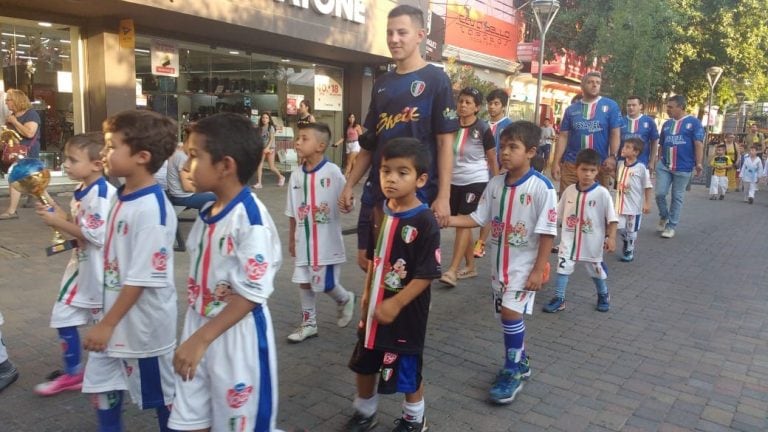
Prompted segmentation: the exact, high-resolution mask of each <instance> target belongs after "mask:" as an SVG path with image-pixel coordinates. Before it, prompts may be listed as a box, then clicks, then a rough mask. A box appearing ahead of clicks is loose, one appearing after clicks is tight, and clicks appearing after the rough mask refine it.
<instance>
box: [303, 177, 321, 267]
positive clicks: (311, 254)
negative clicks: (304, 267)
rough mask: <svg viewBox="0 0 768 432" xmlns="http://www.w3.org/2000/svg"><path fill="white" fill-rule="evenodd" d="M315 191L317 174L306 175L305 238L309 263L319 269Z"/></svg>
mask: <svg viewBox="0 0 768 432" xmlns="http://www.w3.org/2000/svg"><path fill="white" fill-rule="evenodd" d="M315 197H316V191H315V173H314V172H311V173H306V172H305V173H304V205H305V206H306V207H305V208H306V209H307V215H306V216H304V236H305V237H306V244H307V262H308V263H309V265H311V266H312V267H313V268H317V267H318V262H319V261H318V256H319V255H320V253H319V251H318V247H319V246H318V244H317V243H318V241H317V225H316V224H314V223H312V221H314V220H315V215H314V212H315V211H317V202H316V198H315Z"/></svg>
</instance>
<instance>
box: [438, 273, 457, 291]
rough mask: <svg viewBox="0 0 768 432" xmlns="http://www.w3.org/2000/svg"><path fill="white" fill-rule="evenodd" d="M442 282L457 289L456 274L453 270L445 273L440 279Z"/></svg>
mask: <svg viewBox="0 0 768 432" xmlns="http://www.w3.org/2000/svg"><path fill="white" fill-rule="evenodd" d="M440 282H442V283H444V284H446V285H448V286H451V287H455V286H456V273H454V272H453V271H451V270H448V271H447V272H445V273H443V275H442V276H441V277H440Z"/></svg>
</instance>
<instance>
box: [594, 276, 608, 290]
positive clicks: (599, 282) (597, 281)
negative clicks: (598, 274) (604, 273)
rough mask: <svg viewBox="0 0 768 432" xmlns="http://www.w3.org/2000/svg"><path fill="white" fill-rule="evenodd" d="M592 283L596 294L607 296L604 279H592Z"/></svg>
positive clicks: (606, 286)
mask: <svg viewBox="0 0 768 432" xmlns="http://www.w3.org/2000/svg"><path fill="white" fill-rule="evenodd" d="M592 282H594V283H595V288H597V293H598V294H608V285H606V284H605V279H600V278H594V277H593V278H592Z"/></svg>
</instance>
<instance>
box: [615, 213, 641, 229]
mask: <svg viewBox="0 0 768 432" xmlns="http://www.w3.org/2000/svg"><path fill="white" fill-rule="evenodd" d="M642 220H643V215H641V214H636V215H619V226H618V229H626V230H627V231H629V232H637V231H639V230H640V222H642Z"/></svg>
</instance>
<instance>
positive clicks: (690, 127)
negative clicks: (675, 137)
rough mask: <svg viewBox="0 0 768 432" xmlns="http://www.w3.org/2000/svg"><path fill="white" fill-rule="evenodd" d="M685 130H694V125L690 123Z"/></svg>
mask: <svg viewBox="0 0 768 432" xmlns="http://www.w3.org/2000/svg"><path fill="white" fill-rule="evenodd" d="M685 128H686V129H693V125H692V124H690V123H688V124H687V125H685Z"/></svg>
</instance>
